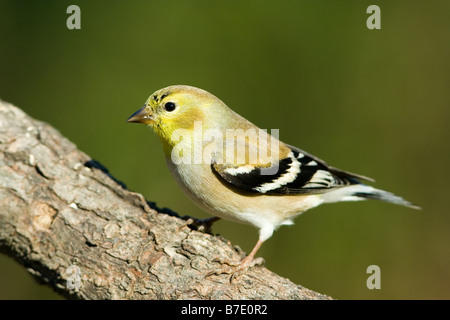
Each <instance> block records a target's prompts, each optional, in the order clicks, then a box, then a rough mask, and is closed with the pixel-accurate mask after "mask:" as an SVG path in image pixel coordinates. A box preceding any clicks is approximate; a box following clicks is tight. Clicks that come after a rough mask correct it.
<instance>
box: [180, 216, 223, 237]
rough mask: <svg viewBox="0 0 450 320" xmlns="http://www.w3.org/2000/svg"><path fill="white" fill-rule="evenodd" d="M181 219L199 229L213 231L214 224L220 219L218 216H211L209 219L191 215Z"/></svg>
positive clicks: (207, 231) (206, 231)
mask: <svg viewBox="0 0 450 320" xmlns="http://www.w3.org/2000/svg"><path fill="white" fill-rule="evenodd" d="M181 219H183V220H186V222H187V225H188V226H189V227H190V228H192V229H194V230H197V231H200V232H205V233H209V234H211V233H212V225H213V223H214V222H216V221H217V220H220V218H218V217H211V218H207V219H197V218H194V217H191V216H183V217H181Z"/></svg>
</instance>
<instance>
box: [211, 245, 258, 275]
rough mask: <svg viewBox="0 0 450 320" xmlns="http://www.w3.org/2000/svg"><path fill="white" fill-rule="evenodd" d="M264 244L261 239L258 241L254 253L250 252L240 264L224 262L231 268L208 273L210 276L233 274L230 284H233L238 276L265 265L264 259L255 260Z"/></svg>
mask: <svg viewBox="0 0 450 320" xmlns="http://www.w3.org/2000/svg"><path fill="white" fill-rule="evenodd" d="M262 244H263V241H262V240H261V239H258V242H257V243H256V245H255V246H254V248H253V250H252V252H250V254H249V255H248V256H246V257H245V258H244V259H242V260H241V262H240V263H238V264H236V263H230V262H228V261H222V263H224V264H228V265H230V266H231V267H226V268H222V269H219V270H214V271H211V272H209V273H208V276H210V275H213V274H216V275H219V274H222V273H226V274H231V277H230V282H232V281H233V280H234V279H236V278H237V277H238V276H240V275H241V274H243V273H245V272H246V271H247V270H248V269H249V268H251V267H254V266H255V265H261V264H263V263H264V259H263V258H256V259H255V254H256V252H257V251H258V249H259V247H261V245H262Z"/></svg>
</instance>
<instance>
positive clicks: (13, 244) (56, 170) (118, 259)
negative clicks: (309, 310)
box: [0, 100, 329, 299]
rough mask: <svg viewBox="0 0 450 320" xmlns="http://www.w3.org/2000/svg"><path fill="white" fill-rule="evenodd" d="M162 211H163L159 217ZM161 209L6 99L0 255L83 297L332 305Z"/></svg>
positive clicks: (0, 135) (0, 107)
mask: <svg viewBox="0 0 450 320" xmlns="http://www.w3.org/2000/svg"><path fill="white" fill-rule="evenodd" d="M161 211H163V212H161ZM189 223H190V222H189V221H186V220H183V219H181V218H179V217H178V216H176V215H174V214H170V211H169V210H159V209H158V208H157V207H156V206H155V205H153V204H152V203H149V202H147V201H146V200H145V199H144V197H143V196H142V195H140V194H138V193H134V192H131V191H129V190H127V189H126V188H125V186H124V185H123V184H122V183H121V182H119V181H117V180H116V179H114V177H113V176H112V175H110V174H109V173H108V171H107V170H106V169H105V168H104V167H103V166H102V165H101V164H100V163H98V162H96V161H94V160H93V159H91V158H90V157H89V156H88V155H86V154H84V153H83V152H81V151H79V150H78V149H77V148H76V146H75V145H74V144H73V143H71V142H70V141H68V140H67V139H66V138H64V137H63V136H62V135H61V134H60V133H59V132H58V131H57V130H55V129H54V128H52V127H51V126H50V125H48V124H46V123H44V122H40V121H37V120H34V119H32V118H30V117H29V116H28V115H26V114H25V113H24V112H23V111H22V110H20V109H18V108H17V107H14V106H13V105H11V104H8V103H5V102H2V101H1V100H0V251H1V252H3V253H6V254H7V255H9V256H11V257H13V258H14V259H15V260H17V261H18V262H19V263H21V264H22V265H23V266H24V267H25V268H26V269H27V270H28V271H29V272H30V273H31V274H32V275H33V276H34V277H35V278H36V279H37V280H38V281H39V282H41V283H45V284H47V285H49V286H50V287H52V288H53V289H54V290H56V291H57V292H58V293H60V294H61V295H63V296H64V297H67V298H75V299H328V298H329V297H327V296H325V295H322V294H319V293H316V292H313V291H311V290H308V289H306V288H304V287H302V286H300V285H297V284H294V283H292V282H291V281H289V280H288V279H285V278H282V277H280V276H278V275H276V274H274V273H273V272H271V271H269V270H267V269H266V268H264V267H255V268H252V269H250V270H249V271H248V272H246V273H245V274H243V275H241V276H240V277H238V278H237V279H236V280H234V281H233V283H230V281H229V275H226V274H222V275H211V276H207V274H208V272H210V271H211V270H215V269H218V268H220V267H221V265H220V262H218V260H219V261H220V260H221V259H222V260H232V261H238V260H240V259H241V258H242V256H243V253H242V252H239V250H237V249H236V248H233V247H232V246H231V245H230V243H229V242H227V241H226V240H224V239H223V238H221V237H219V236H214V235H211V234H208V233H204V232H199V231H196V230H194V229H193V228H191V227H190V226H189Z"/></svg>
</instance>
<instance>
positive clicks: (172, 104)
mask: <svg viewBox="0 0 450 320" xmlns="http://www.w3.org/2000/svg"><path fill="white" fill-rule="evenodd" d="M223 108H227V107H226V106H225V104H224V103H223V102H222V101H220V100H219V99H218V98H216V97H215V96H214V95H212V94H210V93H209V92H207V91H205V90H202V89H198V88H195V87H191V86H185V85H176V86H170V87H167V88H163V89H160V90H158V91H156V92H155V93H153V94H152V95H151V96H150V97H149V98H148V99H147V101H146V102H145V104H144V106H143V107H142V108H141V109H139V110H138V111H136V112H135V113H133V114H132V115H131V116H130V117H129V118H128V122H137V123H143V124H146V125H148V126H150V127H152V129H153V130H154V131H155V133H156V134H157V135H158V136H159V137H160V138H161V139H162V140H163V141H165V142H168V143H170V141H171V137H172V134H173V132H174V131H175V130H177V129H185V130H188V131H193V128H194V123H195V122H196V121H202V124H203V126H205V128H206V127H207V126H208V118H210V116H209V114H211V113H217V112H219V113H220V112H223V110H222V109H223Z"/></svg>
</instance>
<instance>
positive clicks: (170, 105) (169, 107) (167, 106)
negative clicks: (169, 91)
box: [164, 102, 176, 112]
mask: <svg viewBox="0 0 450 320" xmlns="http://www.w3.org/2000/svg"><path fill="white" fill-rule="evenodd" d="M175 108H176V105H175V103H173V102H166V104H165V105H164V109H166V111H169V112H172V111H173V110H175Z"/></svg>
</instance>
